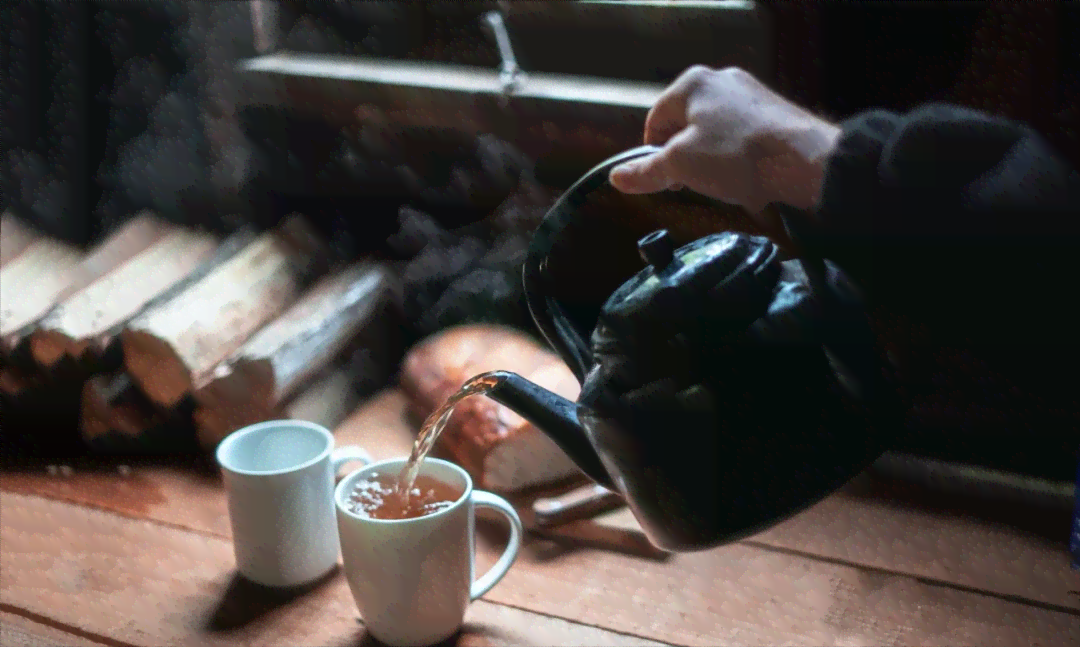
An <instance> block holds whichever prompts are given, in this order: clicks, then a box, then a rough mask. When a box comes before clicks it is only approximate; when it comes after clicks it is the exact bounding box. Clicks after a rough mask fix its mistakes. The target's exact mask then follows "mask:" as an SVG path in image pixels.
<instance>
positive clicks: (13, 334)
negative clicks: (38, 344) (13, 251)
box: [0, 238, 83, 359]
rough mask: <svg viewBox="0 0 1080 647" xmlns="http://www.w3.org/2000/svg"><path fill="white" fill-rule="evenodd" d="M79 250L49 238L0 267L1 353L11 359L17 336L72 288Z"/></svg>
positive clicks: (80, 256)
mask: <svg viewBox="0 0 1080 647" xmlns="http://www.w3.org/2000/svg"><path fill="white" fill-rule="evenodd" d="M82 259H83V254H82V252H81V251H80V250H78V249H77V248H75V247H72V246H71V245H68V244H66V243H62V242H60V241H57V240H52V239H50V238H41V239H38V240H37V241H35V242H33V243H31V244H30V246H29V247H27V248H26V250H25V251H23V253H21V254H19V255H18V256H17V257H15V258H14V259H13V260H12V261H11V262H9V263H7V264H5V265H4V266H3V267H2V268H0V286H3V288H2V289H0V354H2V355H4V356H5V359H10V354H11V352H12V351H14V350H15V347H16V346H17V345H18V340H19V334H20V333H21V332H22V331H23V330H24V329H25V328H26V326H28V325H30V324H32V323H33V322H35V321H37V320H38V319H39V318H41V317H42V316H43V315H44V314H45V313H46V312H47V311H48V309H49V308H50V307H51V306H52V304H53V303H55V302H56V299H57V297H59V296H61V294H62V293H63V292H64V290H65V289H66V288H67V287H68V286H69V285H71V283H72V280H73V278H74V275H75V272H76V270H77V268H78V265H79V262H80V261H81V260H82Z"/></svg>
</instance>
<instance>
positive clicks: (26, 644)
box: [0, 611, 103, 647]
mask: <svg viewBox="0 0 1080 647" xmlns="http://www.w3.org/2000/svg"><path fill="white" fill-rule="evenodd" d="M0 647H103V643H100V642H96V641H93V640H90V639H88V638H84V637H83V636H81V635H75V634H72V633H68V632H67V631H64V630H62V629H57V628H56V627H52V626H49V625H47V624H42V623H40V622H35V621H33V620H31V619H30V618H25V617H23V616H20V615H18V614H15V613H8V612H6V611H0Z"/></svg>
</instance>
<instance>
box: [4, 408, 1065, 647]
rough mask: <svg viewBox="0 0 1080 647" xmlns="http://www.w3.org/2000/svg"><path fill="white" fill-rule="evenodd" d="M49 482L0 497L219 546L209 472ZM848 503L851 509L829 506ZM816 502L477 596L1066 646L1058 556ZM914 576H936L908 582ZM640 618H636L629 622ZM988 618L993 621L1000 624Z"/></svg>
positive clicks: (671, 622)
mask: <svg viewBox="0 0 1080 647" xmlns="http://www.w3.org/2000/svg"><path fill="white" fill-rule="evenodd" d="M403 406H404V400H403V398H402V397H401V395H400V394H399V393H397V392H395V391H387V392H384V393H383V394H381V395H380V396H378V397H377V398H375V399H374V400H373V401H371V402H369V403H368V404H367V405H366V406H364V407H362V408H361V409H360V410H359V411H358V412H357V413H356V414H355V415H354V416H353V417H352V418H351V419H350V420H349V421H347V422H346V423H345V424H344V425H342V426H341V428H339V430H338V431H337V433H336V436H337V442H338V443H339V444H344V443H349V442H359V443H360V444H363V445H364V446H366V447H367V448H368V450H369V451H370V452H371V453H372V454H373V455H374V456H376V458H381V457H387V456H397V455H401V454H402V453H403V452H404V450H405V449H406V448H407V446H408V441H409V438H410V433H411V432H410V430H409V428H408V427H407V426H406V424H405V423H404V422H403V417H402V411H403ZM54 474H55V475H54V476H49V475H48V474H45V473H40V474H29V473H27V474H15V473H5V474H3V475H2V477H0V488H2V489H3V490H5V491H8V492H12V491H21V492H32V493H40V494H42V495H45V496H50V497H55V498H61V499H66V500H71V501H78V502H81V503H84V504H87V505H95V506H99V507H103V508H106V509H109V510H115V511H117V512H120V513H122V514H125V515H129V516H132V517H145V518H151V519H157V520H159V521H161V522H165V523H168V524H173V525H175V526H178V527H183V528H193V529H196V530H200V531H203V532H206V533H211V534H215V535H218V536H220V537H223V538H224V537H228V534H229V522H228V515H227V510H226V506H225V501H224V497H223V494H222V493H221V490H220V485H219V483H218V480H217V477H216V476H215V475H207V474H203V475H200V474H198V473H195V472H193V471H190V470H183V469H179V468H139V469H135V470H132V471H131V472H130V473H129V475H128V476H127V477H125V478H124V479H120V478H117V477H116V476H114V475H109V474H100V473H90V472H86V473H82V472H79V471H75V472H73V473H67V474H65V473H58V472H57V471H56V470H54ZM854 504H861V505H862V506H863V507H861V508H859V507H856V508H855V509H854V510H853V511H849V512H846V513H844V512H843V511H844V510H847V509H848V508H846V507H845V506H850V505H854ZM831 505H835V506H837V507H830V506H831ZM830 506H826V507H824V508H822V507H821V506H819V507H818V508H814V509H813V510H811V511H809V512H807V513H804V515H801V516H800V517H799V518H796V519H795V520H792V522H794V521H798V524H801V525H796V526H791V528H792V530H791V533H792V536H790V537H786V538H784V537H785V536H784V535H783V533H780V528H777V529H774V530H773V531H772V533H773V535H774V538H773V539H772V540H771V541H775V542H777V546H778V548H779V549H778V548H777V547H772V546H768V545H760V544H754V543H744V544H737V545H734V546H729V547H725V548H721V549H717V550H714V551H708V552H704V553H695V554H688V555H676V556H673V557H672V558H671V559H670V560H669V561H667V562H655V561H650V560H643V559H639V558H634V557H631V556H626V555H620V554H616V553H612V552H604V551H597V550H570V551H568V550H566V549H565V548H563V547H560V546H558V545H556V544H554V543H550V542H537V541H532V542H529V543H528V545H527V546H526V548H525V549H524V551H523V553H522V556H521V557H520V558H519V561H518V562H517V563H516V564H515V566H514V568H513V569H512V570H511V572H510V573H509V574H508V575H507V577H506V579H505V580H504V581H503V582H502V583H501V584H500V585H499V586H497V587H495V589H493V590H492V591H491V593H490V594H489V595H488V599H490V600H492V601H495V602H500V603H504V604H507V605H510V606H515V607H521V608H527V609H530V610H532V611H537V612H540V613H544V614H549V615H555V616H562V617H566V618H569V619H571V620H574V621H577V622H581V623H583V624H590V625H596V626H601V627H605V628H609V629H612V630H616V631H626V632H629V633H634V634H639V635H643V636H648V637H650V638H652V639H655V640H661V641H664V642H670V643H676V644H694V645H715V644H717V643H718V642H723V641H724V640H730V641H733V642H739V643H748V642H749V643H754V642H761V643H790V644H804V643H806V644H836V643H838V642H839V643H845V644H848V643H851V644H854V643H859V644H863V643H867V644H884V643H888V642H891V641H893V640H896V641H899V642H900V643H907V644H912V643H930V644H946V643H951V644H976V643H978V644H1002V645H1008V644H1017V645H1020V644H1031V643H1030V640H1031V639H1033V638H1036V637H1037V638H1038V639H1039V640H1042V641H1043V644H1045V645H1050V644H1075V641H1077V640H1080V614H1077V613H1076V611H1075V609H1076V606H1075V604H1076V603H1075V602H1073V601H1071V600H1070V597H1073V596H1070V595H1069V593H1068V591H1069V590H1071V589H1070V588H1069V587H1072V589H1076V588H1080V587H1078V586H1077V576H1076V574H1075V573H1073V572H1071V571H1069V570H1068V567H1067V565H1066V562H1065V561H1064V559H1065V558H1064V557H1063V556H1062V555H1063V554H1064V551H1063V549H1055V548H1053V547H1050V546H1043V547H1042V548H1041V549H1040V544H1039V543H1038V542H1034V543H1032V542H1031V541H1030V539H1028V540H1025V539H1024V537H1023V536H1022V535H1021V534H1020V533H1013V532H1012V531H1010V530H1009V529H1007V528H988V527H987V526H985V525H983V524H979V523H977V522H975V521H973V520H965V519H964V518H962V517H958V518H956V519H955V520H953V521H952V522H950V523H951V525H950V524H942V523H935V522H934V520H933V519H924V520H922V521H921V522H919V518H918V511H910V515H912V516H911V517H905V516H904V515H900V517H899V521H896V520H892V519H893V515H895V514H897V511H896V510H893V509H892V508H890V507H888V506H885V505H881V506H875V505H873V504H871V503H868V502H861V503H860V502H858V501H855V500H850V501H847V502H845V501H844V500H842V499H841V500H838V501H837V502H836V503H835V504H830ZM838 511H839V512H838ZM844 515H846V519H847V521H845V520H844V519H845V516H844ZM815 519H816V521H815ZM913 520H914V521H913ZM792 522H788V523H789V524H791V523H792ZM916 522H918V523H921V525H917V526H915V527H917V528H919V533H922V534H915V533H912V532H910V531H906V530H905V527H904V524H912V523H916ZM845 523H847V524H850V525H847V526H845V525H843V524H845ZM785 525H786V524H785ZM889 528H891V530H889ZM994 533H997V535H996V536H997V539H996V540H994V539H992V538H993V537H994V536H995V534H994ZM480 534H481V535H484V536H483V537H481V538H480V539H481V541H480V543H481V544H482V546H481V556H480V558H479V562H482V563H490V561H491V560H492V559H493V558H494V553H495V551H497V550H498V548H499V546H498V544H499V541H498V539H499V538H498V537H488V536H486V533H480ZM777 536H780V537H782V538H783V539H782V540H781V539H776V537H777ZM788 546H797V547H801V549H802V550H805V549H807V548H814V549H816V550H819V551H820V554H821V556H822V557H823V560H815V559H808V558H807V557H806V556H805V555H800V554H794V553H793V552H792V551H793V550H794V549H789V548H788ZM972 546H975V547H978V548H979V551H978V552H975V551H972V550H970V548H971V547H972ZM1031 551H1034V552H1033V553H1032V552H1031ZM941 554H945V555H946V556H949V555H952V556H962V555H965V554H966V555H968V557H969V558H968V559H966V560H965V559H954V558H951V557H950V558H949V559H950V560H952V561H948V560H947V561H946V562H945V564H944V565H940V564H937V563H936V560H938V556H939V555H941ZM845 556H864V557H865V558H866V559H867V561H868V562H870V563H869V564H868V566H872V567H874V569H875V570H868V569H865V568H860V567H858V566H855V565H848V564H844V563H837V562H842V561H843V560H844V559H845ZM1007 559H1011V560H1015V561H1016V562H1017V564H1014V563H1013V562H1010V561H1005V560H1007ZM881 564H884V566H882V565H881ZM478 568H479V566H478ZM927 570H929V571H931V572H934V573H938V572H939V573H941V575H942V577H941V578H940V579H937V578H934V577H931V576H924V575H921V571H927ZM901 573H911V574H912V575H916V576H919V577H918V578H914V577H908V576H905V575H902V574H901ZM958 573H959V575H958ZM957 580H959V581H957ZM967 582H973V583H974V584H968V583H967ZM995 587H997V588H999V589H1003V590H995ZM964 589H980V590H986V591H988V592H989V593H990V595H985V594H980V593H978V592H972V591H970V590H964ZM1003 597H1004V598H1009V597H1012V598H1026V599H1030V600H1034V601H1038V602H1041V603H1042V604H1043V605H1044V606H1048V607H1050V608H1036V607H1033V606H1028V605H1025V604H1021V603H1017V602H1012V601H1009V600H1007V599H1002V598H1003ZM1047 598H1049V599H1047ZM644 608H647V609H649V611H648V612H647V613H643V612H642V610H643V609H644ZM999 618H1007V619H1008V622H1007V624H1005V625H1001V621H1000V620H999ZM1062 640H1064V642H1062ZM1070 641H1072V642H1070Z"/></svg>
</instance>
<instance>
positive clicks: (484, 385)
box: [397, 371, 505, 504]
mask: <svg viewBox="0 0 1080 647" xmlns="http://www.w3.org/2000/svg"><path fill="white" fill-rule="evenodd" d="M503 379H505V378H504V377H503V376H502V375H501V374H500V372H499V371H492V372H489V373H481V374H480V375H477V376H476V377H474V378H472V379H470V380H468V381H467V382H465V384H462V385H461V388H460V389H458V390H457V392H456V393H454V394H453V395H451V396H450V397H449V398H447V399H446V402H444V403H443V405H442V406H441V407H439V408H438V409H436V410H435V412H434V413H432V414H431V415H430V416H428V417H427V420H425V421H424V426H423V427H421V428H420V435H419V436H418V437H417V438H416V442H415V443H413V448H412V453H411V454H409V460H408V462H406V463H405V467H404V468H403V469H402V470H401V474H400V475H399V476H398V482H397V491H398V493H399V496H401V497H402V498H403V499H404V501H405V503H406V504H407V503H408V501H409V495H410V493H411V492H412V489H413V485H414V484H415V483H416V477H417V475H418V474H420V465H421V464H422V463H423V462H424V458H426V457H427V455H428V452H430V451H431V448H432V447H433V446H434V445H435V441H436V440H437V439H438V438H439V434H441V433H442V430H443V428H444V427H446V423H447V422H448V421H449V420H450V414H452V413H453V412H454V406H455V405H457V403H458V402H461V401H462V400H464V399H465V398H467V397H469V396H471V395H482V394H484V393H487V392H489V391H491V389H493V388H495V387H496V386H498V385H499V383H500V382H502V381H503Z"/></svg>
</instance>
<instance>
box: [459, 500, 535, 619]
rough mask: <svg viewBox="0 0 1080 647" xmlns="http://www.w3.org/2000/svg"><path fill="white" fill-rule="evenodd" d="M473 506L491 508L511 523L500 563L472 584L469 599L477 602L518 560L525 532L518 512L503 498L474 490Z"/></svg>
mask: <svg viewBox="0 0 1080 647" xmlns="http://www.w3.org/2000/svg"><path fill="white" fill-rule="evenodd" d="M472 501H473V505H474V506H476V507H477V508H489V509H491V510H494V511H496V512H498V513H500V514H501V515H503V516H504V517H506V520H507V521H509V522H510V541H508V542H507V543H506V550H504V551H503V554H502V555H501V556H500V557H499V559H498V561H496V562H495V564H494V565H492V567H491V568H490V569H488V572H487V573H484V574H483V575H481V576H480V577H479V578H477V580H476V581H475V582H473V584H472V589H471V590H470V591H469V599H470V600H475V599H477V598H479V597H480V596H482V595H484V594H485V593H487V592H488V591H490V590H491V587H493V586H495V585H496V584H498V582H499V580H501V579H502V578H503V576H504V575H506V572H507V571H508V570H510V566H511V565H512V564H513V563H514V560H515V559H517V555H518V550H519V549H520V548H521V536H522V534H523V530H522V527H521V519H520V518H518V514H517V511H515V510H514V506H512V505H510V504H509V503H507V502H506V500H505V499H503V498H502V497H498V496H495V495H494V494H491V493H490V492H480V491H477V490H473V493H472Z"/></svg>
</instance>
